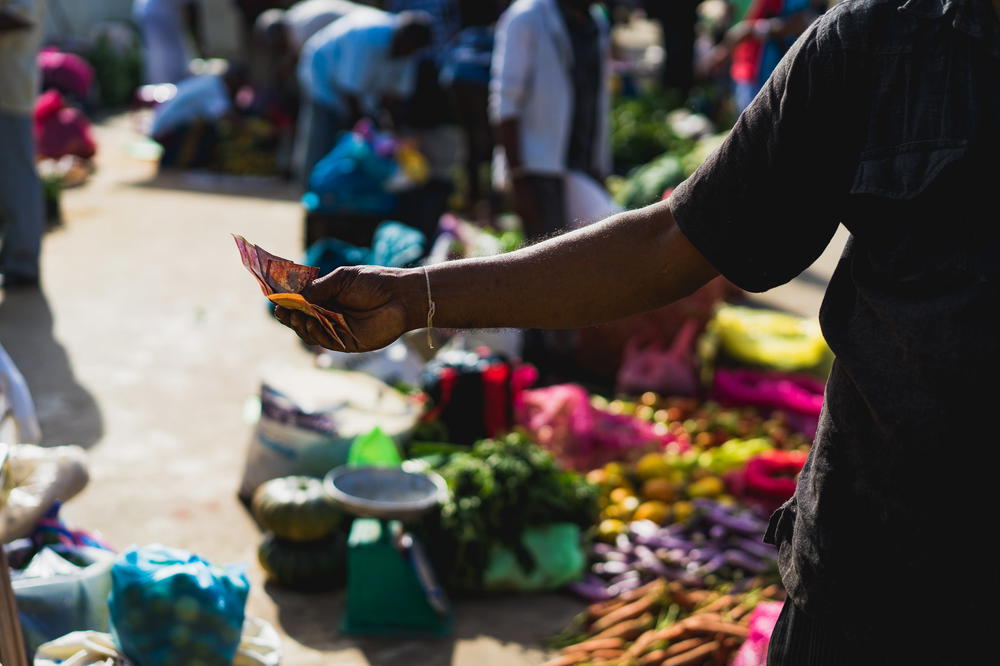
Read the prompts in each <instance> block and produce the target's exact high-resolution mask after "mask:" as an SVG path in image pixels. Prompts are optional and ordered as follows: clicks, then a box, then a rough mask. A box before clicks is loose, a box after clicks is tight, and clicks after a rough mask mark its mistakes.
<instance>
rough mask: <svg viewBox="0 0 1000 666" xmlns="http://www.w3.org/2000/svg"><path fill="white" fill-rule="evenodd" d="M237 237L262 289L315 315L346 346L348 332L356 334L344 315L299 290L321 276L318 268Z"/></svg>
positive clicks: (293, 307)
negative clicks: (317, 302) (308, 299)
mask: <svg viewBox="0 0 1000 666" xmlns="http://www.w3.org/2000/svg"><path fill="white" fill-rule="evenodd" d="M233 239H234V240H235V241H236V248H237V249H238V250H239V252H240V259H242V260H243V265H244V266H245V267H246V269H247V270H248V271H250V274H251V275H253V276H254V278H256V280H257V282H258V284H260V289H261V291H263V292H264V295H265V296H266V297H267V298H268V299H269V300H270V301H271V302H273V303H274V304H275V305H280V306H281V307H283V308H288V309H289V310H298V311H299V312H303V313H305V314H307V315H309V316H310V317H315V318H316V319H317V320H318V321H319V323H320V325H321V326H322V327H323V330H325V331H326V332H327V333H329V335H330V337H331V338H333V339H334V340H335V341H336V342H337V343H339V344H340V346H341V347H343V346H344V340H343V335H344V334H346V335H349V336H351V337H354V334H353V333H351V329H350V327H348V325H347V321H346V320H345V319H344V316H343V315H341V314H340V313H338V312H333V311H331V310H327V309H326V308H324V307H320V306H319V305H316V304H314V303H310V302H309V301H307V300H306V299H305V298H303V297H302V294H300V293H299V292H301V291H302V290H303V289H305V288H306V287H307V286H309V283H310V282H312V281H313V280H315V279H316V278H317V277H318V276H319V269H318V268H316V267H315V266H303V265H302V264H297V263H295V262H294V261H289V260H288V259H282V258H281V257H278V256H275V255H273V254H271V253H270V252H268V251H267V250H264V249H262V248H260V247H257V246H256V245H254V244H253V243H251V242H249V241H247V239H245V238H243V236H237V235H236V234H233Z"/></svg>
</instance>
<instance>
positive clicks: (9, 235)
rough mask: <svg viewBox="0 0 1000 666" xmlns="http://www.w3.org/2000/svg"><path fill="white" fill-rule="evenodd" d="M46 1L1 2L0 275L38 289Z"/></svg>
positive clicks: (7, 286) (42, 213) (6, 283)
mask: <svg viewBox="0 0 1000 666" xmlns="http://www.w3.org/2000/svg"><path fill="white" fill-rule="evenodd" d="M45 11H46V3H45V0H0V274H3V287H4V289H10V288H12V287H18V286H35V285H37V284H38V257H39V254H40V252H41V247H42V233H43V231H44V226H45V220H44V217H45V209H44V201H43V198H42V185H41V182H40V181H39V180H38V173H37V171H36V170H35V142H34V138H33V136H32V125H31V116H32V112H33V111H34V107H35V99H36V97H37V96H38V88H39V84H40V80H39V79H40V75H39V71H38V65H37V60H36V59H37V56H38V49H39V47H40V46H41V44H42V31H43V28H44V24H45Z"/></svg>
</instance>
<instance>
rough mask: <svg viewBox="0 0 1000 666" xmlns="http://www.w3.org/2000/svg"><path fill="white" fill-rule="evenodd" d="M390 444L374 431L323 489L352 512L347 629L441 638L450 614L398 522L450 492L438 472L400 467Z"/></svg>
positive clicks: (415, 544) (448, 628)
mask: <svg viewBox="0 0 1000 666" xmlns="http://www.w3.org/2000/svg"><path fill="white" fill-rule="evenodd" d="M402 465H403V463H402V460H401V459H400V457H399V452H398V451H397V449H396V445H395V442H393V440H392V439H391V438H390V437H388V436H386V435H385V434H383V433H381V432H379V431H378V430H376V431H373V432H372V433H370V434H368V435H364V436H362V437H359V438H358V439H356V440H355V441H354V443H352V444H351V451H350V454H349V456H348V463H347V465H344V466H342V467H338V468H336V469H334V470H332V471H331V472H330V473H329V474H327V475H326V479H325V480H324V485H325V487H326V489H327V492H328V493H330V495H332V496H333V498H334V499H336V500H337V502H338V503H339V504H340V505H341V506H342V507H343V508H344V509H345V510H346V511H347V512H349V513H351V514H353V515H355V516H356V518H355V519H354V522H353V524H352V525H351V532H350V536H349V537H348V542H347V551H348V552H347V603H346V609H345V612H344V617H343V619H342V621H341V625H340V630H341V631H342V632H344V633H346V634H361V635H398V634H424V635H432V636H445V635H448V634H450V633H451V628H452V622H453V614H452V610H451V606H450V605H449V604H448V601H447V599H446V598H445V595H444V591H443V590H442V588H441V587H440V585H439V584H438V583H437V580H436V578H435V576H434V572H433V570H432V569H431V567H430V565H429V563H428V562H427V559H426V557H425V556H424V551H423V548H422V547H421V546H420V543H419V542H418V541H417V540H416V539H415V538H414V537H413V536H412V535H411V534H409V532H407V531H406V528H405V526H404V523H405V522H406V521H410V520H414V519H416V518H418V517H420V516H421V515H423V514H424V513H426V512H427V511H429V510H431V509H433V508H434V506H435V505H436V504H438V503H439V502H440V501H442V500H443V499H444V498H445V497H446V496H447V493H448V488H447V485H446V484H445V482H444V479H442V478H441V477H440V475H438V474H435V473H434V472H431V471H428V470H424V471H418V470H415V469H412V468H407V469H404V468H403V466H402Z"/></svg>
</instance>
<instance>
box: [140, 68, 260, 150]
mask: <svg viewBox="0 0 1000 666" xmlns="http://www.w3.org/2000/svg"><path fill="white" fill-rule="evenodd" d="M246 83H247V70H246V67H244V66H243V65H242V64H240V63H230V64H229V65H228V66H227V67H226V70H225V71H224V72H222V73H221V74H200V75H198V76H190V77H188V78H186V79H184V80H183V81H181V82H180V83H178V84H177V92H176V94H175V95H174V96H173V97H172V98H171V99H169V100H167V101H166V102H164V103H162V104H160V105H159V106H158V107H157V108H156V110H155V112H154V115H153V125H152V127H151V129H150V135H151V136H152V138H153V140H154V141H156V142H157V143H159V144H160V145H162V146H163V155H162V157H161V158H160V166H162V167H172V166H187V167H204V166H209V163H210V162H211V159H212V157H211V155H212V150H213V149H214V145H215V142H216V139H217V138H218V132H217V130H216V128H215V125H216V123H217V121H219V120H220V119H222V118H225V117H234V115H235V110H236V104H235V100H236V95H237V93H239V91H240V89H241V88H243V86H244V85H246Z"/></svg>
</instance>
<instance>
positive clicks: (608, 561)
mask: <svg viewBox="0 0 1000 666" xmlns="http://www.w3.org/2000/svg"><path fill="white" fill-rule="evenodd" d="M693 505H694V513H693V514H692V516H691V517H690V518H688V519H687V520H686V521H685V522H683V523H676V524H674V525H671V526H669V527H660V526H659V525H657V524H656V523H654V522H652V521H648V520H639V521H633V522H632V523H630V524H629V525H628V528H627V530H626V531H624V532H622V533H621V534H618V535H617V536H616V537H615V540H614V542H613V543H600V542H599V543H595V544H594V545H593V546H592V547H591V558H592V561H593V564H592V565H591V574H590V575H589V576H588V577H587V578H585V579H584V580H583V581H580V582H578V583H575V584H573V585H572V586H571V589H572V590H573V591H574V592H576V593H577V594H579V595H581V596H583V597H585V598H587V599H590V600H599V599H610V598H612V597H615V596H616V595H619V594H622V593H623V592H627V591H630V590H634V589H636V588H638V587H639V586H640V585H642V584H643V583H646V582H648V581H650V580H653V579H657V578H663V579H666V580H670V581H678V582H680V583H683V584H684V585H685V586H688V587H698V588H713V587H716V586H718V585H720V584H723V583H733V582H741V581H745V580H747V579H750V578H752V577H755V576H757V577H763V578H765V579H774V580H776V579H777V577H776V559H777V549H775V548H774V547H773V546H770V545H767V544H765V543H762V542H761V538H762V537H763V535H764V531H765V529H766V528H767V520H766V518H765V517H764V516H763V515H761V514H759V513H755V512H753V511H751V510H748V509H741V508H738V507H737V506H735V505H727V504H723V503H720V502H716V501H713V500H707V499H701V500H695V501H694V502H693Z"/></svg>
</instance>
